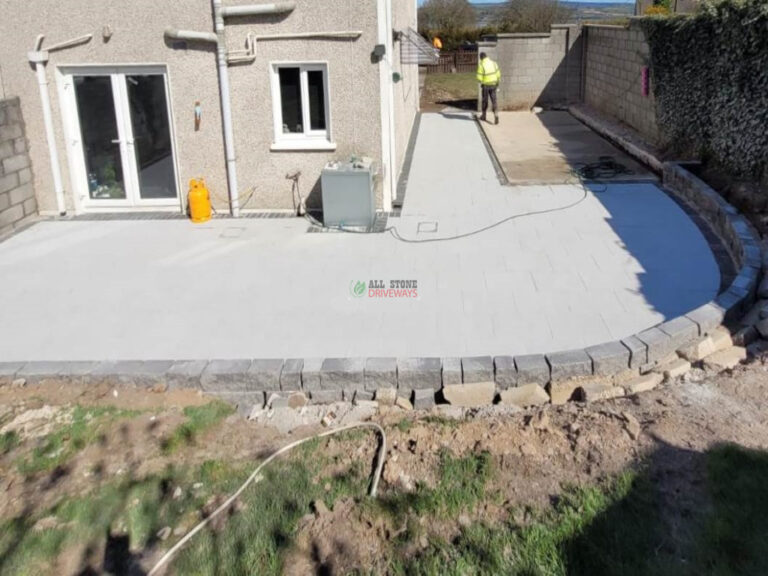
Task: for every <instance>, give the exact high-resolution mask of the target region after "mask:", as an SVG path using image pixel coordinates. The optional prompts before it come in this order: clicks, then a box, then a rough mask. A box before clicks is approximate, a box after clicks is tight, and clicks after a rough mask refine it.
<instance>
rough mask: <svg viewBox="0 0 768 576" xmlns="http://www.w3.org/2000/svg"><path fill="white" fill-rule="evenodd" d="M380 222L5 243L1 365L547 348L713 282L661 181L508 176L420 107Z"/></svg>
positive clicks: (137, 228) (70, 226)
mask: <svg viewBox="0 0 768 576" xmlns="http://www.w3.org/2000/svg"><path fill="white" fill-rule="evenodd" d="M530 212H535V213H536V214H531V215H524V214H527V213H530ZM505 218H511V219H509V220H507V221H506V222H504V223H501V224H498V223H499V222H500V221H501V220H504V219H505ZM496 224H498V225H496ZM494 225H495V226H494ZM388 226H389V227H390V228H394V229H396V232H394V230H393V232H386V233H379V234H367V235H362V234H346V233H339V232H330V233H308V228H309V227H308V224H307V222H306V221H304V220H302V219H298V218H279V219H242V220H214V221H211V222H208V223H206V224H202V225H194V224H191V223H189V222H187V221H184V220H119V221H46V222H41V223H39V224H37V225H35V226H33V227H31V228H29V229H27V230H26V231H24V232H21V233H19V234H17V235H15V236H13V237H11V238H10V239H8V240H6V241H5V242H2V243H0V302H2V306H1V307H0V361H44V360H121V359H132V360H151V359H210V358H313V357H325V358H332V357H387V356H393V357H416V356H422V357H429V356H439V357H466V356H480V355H523V354H530V353H537V352H552V351H557V350H569V349H574V348H583V347H586V346H590V345H594V344H599V343H602V342H606V341H610V340H617V339H620V338H623V337H626V336H629V335H630V334H634V333H637V332H640V331H642V330H643V329H645V328H648V327H650V326H653V325H655V324H658V323H659V322H662V321H664V320H665V319H669V318H673V317H676V316H679V315H681V314H684V313H685V312H688V311H689V310H692V309H694V308H696V307H698V306H700V305H702V304H704V303H706V302H708V301H709V300H711V299H713V298H714V296H715V295H716V293H717V291H718V288H719V285H720V274H719V270H718V266H717V263H716V261H715V258H714V256H713V254H712V252H711V250H710V248H709V246H708V244H707V241H706V240H705V238H704V236H703V235H702V234H701V232H700V231H699V230H698V228H697V227H696V226H695V224H694V223H693V222H692V221H691V220H690V219H689V218H688V216H687V215H686V214H685V213H684V212H683V211H682V210H681V209H680V208H679V207H678V205H677V204H676V203H675V202H674V201H673V200H671V199H670V198H669V197H668V196H667V195H666V194H665V193H664V192H663V191H661V190H660V189H659V188H658V187H657V185H656V184H655V183H654V182H639V183H623V184H622V183H615V184H608V185H607V186H602V185H599V186H593V187H586V188H585V187H582V186H581V185H580V184H579V183H577V182H574V183H566V184H555V185H537V186H519V187H510V186H502V185H501V184H500V183H499V180H498V178H497V176H496V172H495V169H494V166H493V163H492V161H491V159H490V156H489V155H488V152H487V150H486V148H485V146H484V144H483V141H482V139H481V136H480V132H479V131H478V129H477V126H476V124H475V123H474V122H473V121H471V120H469V119H468V118H466V117H462V116H461V115H453V114H451V115H445V116H443V115H439V114H428V115H424V116H423V117H422V121H421V129H420V132H419V136H418V140H417V144H416V148H415V151H414V156H413V165H412V169H411V172H410V177H409V181H408V188H407V191H406V196H405V205H404V208H403V211H402V215H401V216H400V217H397V218H394V217H391V218H389V221H388ZM489 226H491V228H489V229H487V230H485V231H483V232H479V233H474V234H473V232H475V231H477V230H479V229H482V228H486V227H489ZM396 235H397V236H399V237H400V238H401V239H400V240H398V239H397V238H396V237H395V236H396ZM456 235H466V236H464V237H462V238H460V239H454V240H451V239H449V238H451V237H453V236H456ZM403 240H406V241H403ZM425 240H427V242H424V241H425ZM371 280H376V281H383V282H384V284H385V285H386V287H389V285H390V281H392V280H405V281H414V280H415V281H416V283H417V294H418V296H417V297H416V298H391V299H379V298H372V297H369V292H368V290H369V288H370V285H369V282H370V281H371ZM361 281H362V282H365V283H366V287H365V291H364V293H363V296H356V295H355V293H354V290H351V288H352V287H354V286H355V285H356V284H357V283H358V282H361Z"/></svg>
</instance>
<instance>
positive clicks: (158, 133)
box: [60, 66, 180, 210]
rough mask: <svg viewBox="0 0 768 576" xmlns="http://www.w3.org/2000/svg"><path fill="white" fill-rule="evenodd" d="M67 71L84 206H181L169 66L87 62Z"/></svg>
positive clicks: (66, 95) (69, 128)
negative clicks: (92, 65)
mask: <svg viewBox="0 0 768 576" xmlns="http://www.w3.org/2000/svg"><path fill="white" fill-rule="evenodd" d="M61 72H62V76H61V77H60V78H61V84H60V86H61V89H62V96H63V99H62V102H63V107H64V118H65V131H66V133H67V134H66V137H67V141H68V150H67V152H68V156H69V160H70V170H71V172H72V186H73V190H74V193H75V197H76V198H75V200H76V204H77V205H78V207H79V208H81V209H83V210H92V209H99V208H106V209H121V208H136V207H164V206H176V207H179V206H180V204H179V183H178V176H177V170H176V158H175V150H174V142H173V140H174V139H173V129H172V124H171V114H170V101H169V98H168V81H167V76H166V74H165V70H164V68H163V67H145V66H121V67H98V68H96V67H82V68H66V69H63V70H62V71H61Z"/></svg>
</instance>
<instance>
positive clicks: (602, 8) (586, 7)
mask: <svg viewBox="0 0 768 576" xmlns="http://www.w3.org/2000/svg"><path fill="white" fill-rule="evenodd" d="M561 4H562V5H563V6H567V7H568V8H570V9H571V10H572V11H573V15H572V17H571V21H572V22H580V21H583V20H593V21H594V20H614V19H617V18H626V17H627V16H632V15H633V14H634V13H635V4H634V3H625V2H613V3H602V2H561ZM473 6H474V7H475V11H476V12H477V23H478V26H489V25H491V24H493V22H494V20H495V17H496V14H497V13H498V12H499V10H500V9H501V8H502V7H503V4H485V3H479V4H474V5H473Z"/></svg>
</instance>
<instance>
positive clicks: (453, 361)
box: [443, 358, 461, 386]
mask: <svg viewBox="0 0 768 576" xmlns="http://www.w3.org/2000/svg"><path fill="white" fill-rule="evenodd" d="M448 384H461V358H443V386H446V385H448Z"/></svg>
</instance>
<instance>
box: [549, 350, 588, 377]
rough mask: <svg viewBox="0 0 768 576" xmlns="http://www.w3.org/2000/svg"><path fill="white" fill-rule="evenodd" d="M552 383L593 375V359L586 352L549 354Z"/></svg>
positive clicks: (574, 351) (572, 351) (575, 351)
mask: <svg viewBox="0 0 768 576" xmlns="http://www.w3.org/2000/svg"><path fill="white" fill-rule="evenodd" d="M547 361H548V362H549V366H550V368H551V371H552V375H551V379H552V382H560V381H563V380H570V379H572V378H580V377H583V376H591V375H592V358H590V357H589V355H588V354H587V353H586V352H585V351H584V350H567V351H565V352H555V353H553V354H547Z"/></svg>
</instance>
